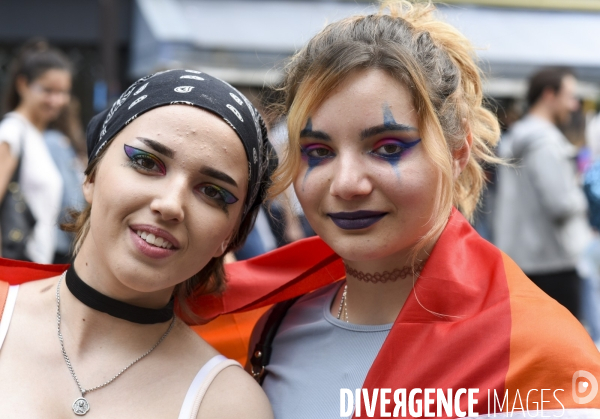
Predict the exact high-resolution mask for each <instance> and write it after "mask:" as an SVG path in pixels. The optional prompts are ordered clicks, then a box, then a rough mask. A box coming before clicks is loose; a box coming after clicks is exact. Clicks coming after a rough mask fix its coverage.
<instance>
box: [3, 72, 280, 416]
mask: <svg viewBox="0 0 600 419" xmlns="http://www.w3.org/2000/svg"><path fill="white" fill-rule="evenodd" d="M87 141H88V150H89V152H88V156H89V165H88V168H87V170H86V176H87V177H86V180H85V183H84V185H83V191H84V195H85V198H86V201H87V203H88V206H87V208H86V209H85V210H84V211H83V212H82V213H80V214H77V216H76V218H75V220H74V222H73V223H72V225H71V226H70V227H71V229H73V230H74V231H75V232H76V236H77V239H76V249H75V253H76V256H75V260H74V264H73V265H72V266H71V267H69V268H68V269H67V270H66V271H65V272H62V271H63V270H64V269H65V267H57V266H38V265H32V264H28V263H25V262H14V261H3V262H2V263H1V266H0V278H2V279H3V280H5V281H8V283H6V282H0V291H3V292H4V295H2V297H5V298H0V301H1V306H2V307H4V309H3V312H2V318H1V322H0V394H2V397H1V398H0V416H2V417H3V418H23V417H28V418H29V417H31V418H32V417H35V418H56V417H62V418H67V417H75V415H87V416H88V417H90V418H92V417H96V418H108V417H110V418H119V417H122V418H131V417H143V418H166V417H173V418H175V417H179V418H196V417H202V418H238V417H241V416H243V417H250V418H261V419H262V418H269V417H271V416H272V413H271V409H270V407H269V403H268V401H267V399H266V397H265V395H264V393H263V392H262V390H261V389H260V388H259V387H258V385H256V383H254V382H253V380H252V378H251V377H250V376H249V375H248V374H247V373H246V372H244V371H243V370H242V369H241V368H240V367H239V365H238V364H237V363H235V362H234V361H231V360H227V359H226V358H224V357H223V356H221V355H219V354H218V352H217V351H215V350H214V349H213V348H212V347H211V346H209V345H208V344H207V343H206V342H205V341H203V340H202V339H200V338H199V337H198V336H197V335H196V334H195V333H194V332H193V331H192V330H191V329H190V328H189V327H188V326H186V324H185V323H184V321H183V320H182V319H184V320H187V321H188V322H194V321H198V320H199V319H198V318H196V317H195V316H194V315H193V314H192V308H191V307H190V306H188V304H187V302H186V300H187V298H189V297H190V296H192V295H198V294H209V293H216V292H220V291H222V290H223V288H224V287H225V280H224V273H223V257H224V255H225V254H226V253H227V252H229V251H231V250H235V249H237V248H238V247H239V246H240V245H241V244H242V243H243V241H244V240H245V237H246V236H247V234H248V232H249V231H250V229H251V227H252V224H253V222H254V218H255V216H256V213H257V211H258V209H259V207H260V204H261V203H262V200H263V198H264V195H265V189H266V188H267V187H268V185H269V175H270V173H271V171H272V169H273V165H274V163H275V158H274V157H273V155H272V152H271V146H270V144H269V142H268V140H267V137H266V130H265V127H264V123H263V121H262V119H261V117H260V116H259V114H258V113H257V111H256V109H255V108H254V107H253V106H252V105H251V104H250V102H249V101H248V100H247V99H246V98H245V97H244V96H243V95H242V94H240V93H239V92H238V91H237V90H235V89H234V88H232V87H231V86H230V85H228V84H226V83H225V82H223V81H221V80H219V79H215V78H213V77H211V76H209V75H207V74H204V73H200V72H198V71H190V70H173V71H167V72H162V73H157V74H154V75H152V76H148V77H144V78H142V79H140V80H138V81H137V82H136V83H134V84H133V85H132V86H130V87H129V88H128V89H127V90H126V92H125V93H123V95H122V96H121V97H120V98H119V99H118V100H117V102H115V104H114V105H113V106H112V107H111V108H110V109H109V110H107V111H105V112H103V113H102V114H100V115H98V116H96V117H95V118H94V119H93V120H92V121H91V123H90V125H89V127H88V131H87ZM37 278H47V279H40V280H35V281H34V279H37ZM9 283H10V286H9ZM19 284H21V285H19ZM0 294H2V292H0ZM174 308H175V310H174ZM236 365H237V366H236Z"/></svg>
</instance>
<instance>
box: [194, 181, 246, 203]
mask: <svg viewBox="0 0 600 419" xmlns="http://www.w3.org/2000/svg"><path fill="white" fill-rule="evenodd" d="M200 191H201V192H202V193H203V194H204V195H206V196H207V197H209V198H210V199H214V200H215V201H220V202H221V203H223V204H226V205H231V204H235V203H236V202H237V201H238V199H237V198H236V197H235V196H234V195H233V194H232V193H231V192H229V191H228V190H227V189H224V188H221V187H219V186H217V185H203V186H201V187H200Z"/></svg>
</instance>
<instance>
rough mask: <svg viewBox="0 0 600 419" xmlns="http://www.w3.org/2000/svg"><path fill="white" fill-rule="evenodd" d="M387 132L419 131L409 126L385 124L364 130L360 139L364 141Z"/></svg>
mask: <svg viewBox="0 0 600 419" xmlns="http://www.w3.org/2000/svg"><path fill="white" fill-rule="evenodd" d="M389 131H400V132H408V131H416V132H418V131H419V130H418V129H416V128H415V127H411V126H410V125H404V124H398V123H389V122H388V123H385V124H383V125H376V126H374V127H371V128H366V129H364V130H362V131H361V133H360V139H361V141H362V140H365V139H366V138H369V137H372V136H374V135H377V134H381V133H383V132H389Z"/></svg>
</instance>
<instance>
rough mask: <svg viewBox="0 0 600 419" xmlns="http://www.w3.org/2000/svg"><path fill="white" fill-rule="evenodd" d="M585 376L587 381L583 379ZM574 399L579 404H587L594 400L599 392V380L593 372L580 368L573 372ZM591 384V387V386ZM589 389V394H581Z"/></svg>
mask: <svg viewBox="0 0 600 419" xmlns="http://www.w3.org/2000/svg"><path fill="white" fill-rule="evenodd" d="M581 378H584V379H585V380H587V381H584V380H581ZM572 383H573V401H574V402H575V403H577V404H586V403H589V402H591V401H592V400H594V397H596V395H597V394H598V381H597V380H596V377H594V376H593V375H592V374H591V373H589V372H587V371H584V370H579V371H576V372H575V374H573V382H572ZM590 386H591V388H590ZM588 389H589V393H588V394H587V396H584V397H582V396H580V395H583V394H585V393H586V392H587V391H588Z"/></svg>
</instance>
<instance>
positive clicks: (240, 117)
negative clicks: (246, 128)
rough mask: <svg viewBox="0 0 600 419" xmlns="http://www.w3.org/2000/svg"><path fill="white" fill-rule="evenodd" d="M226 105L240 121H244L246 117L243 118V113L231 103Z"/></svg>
mask: <svg viewBox="0 0 600 419" xmlns="http://www.w3.org/2000/svg"><path fill="white" fill-rule="evenodd" d="M225 106H226V107H227V109H229V110H230V111H231V112H233V114H234V115H235V116H237V117H238V119H239V120H240V121H242V122H244V118H242V114H241V113H240V112H239V111H238V110H237V109H236V108H234V107H233V106H232V105H230V104H229V103H228V104H227V105H225Z"/></svg>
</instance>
